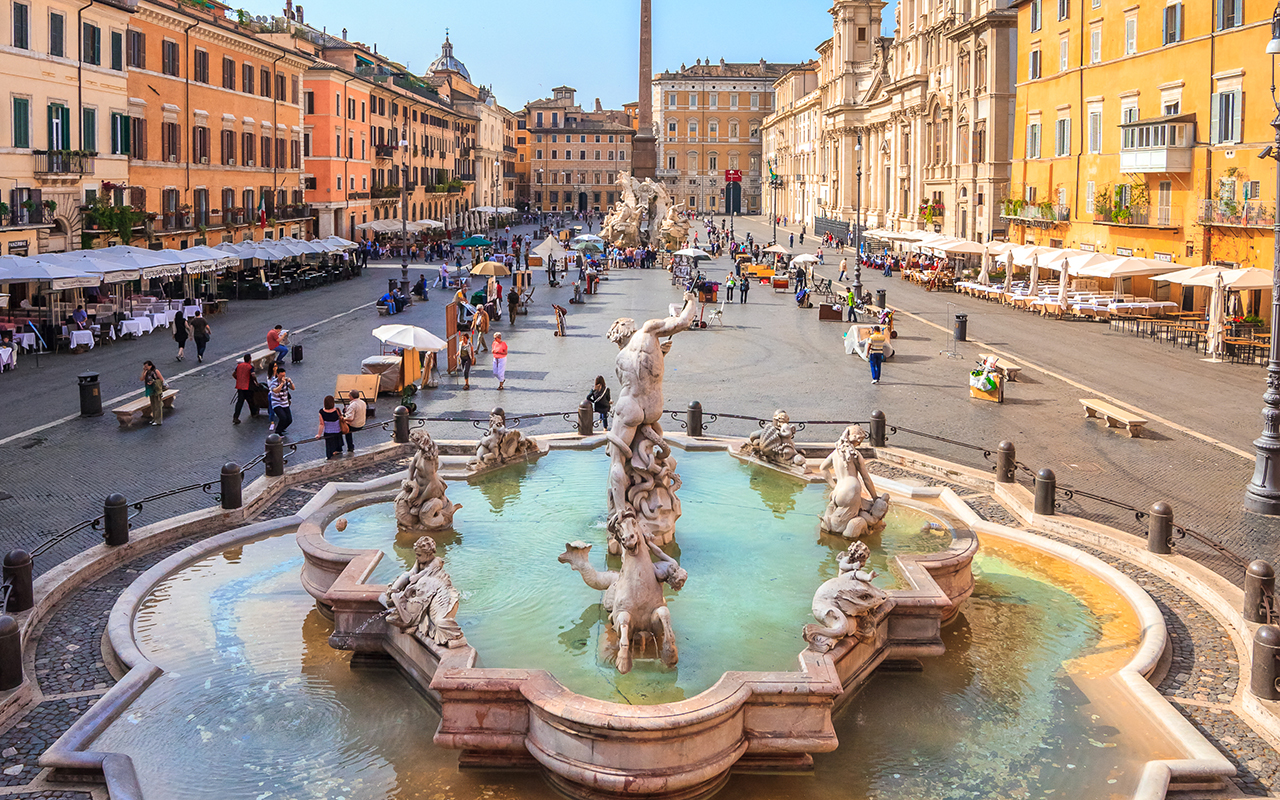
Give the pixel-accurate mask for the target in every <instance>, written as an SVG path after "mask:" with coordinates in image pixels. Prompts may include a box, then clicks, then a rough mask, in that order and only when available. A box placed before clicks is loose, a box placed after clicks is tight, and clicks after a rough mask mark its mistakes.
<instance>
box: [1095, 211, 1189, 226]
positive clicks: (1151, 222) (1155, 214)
mask: <svg viewBox="0 0 1280 800" xmlns="http://www.w3.org/2000/svg"><path fill="white" fill-rule="evenodd" d="M1093 221H1094V223H1095V224H1097V225H1112V226H1115V227H1118V228H1154V229H1156V230H1170V231H1176V230H1178V229H1179V228H1181V227H1182V210H1181V209H1177V208H1155V209H1152V208H1118V209H1114V210H1112V209H1098V210H1095V211H1094V212H1093Z"/></svg>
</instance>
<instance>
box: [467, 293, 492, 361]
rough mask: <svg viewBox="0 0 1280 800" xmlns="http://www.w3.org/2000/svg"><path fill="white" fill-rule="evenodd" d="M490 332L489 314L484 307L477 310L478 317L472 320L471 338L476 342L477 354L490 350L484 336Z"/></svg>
mask: <svg viewBox="0 0 1280 800" xmlns="http://www.w3.org/2000/svg"><path fill="white" fill-rule="evenodd" d="M488 332H489V312H488V311H486V310H485V307H484V306H483V305H482V306H480V307H479V308H477V309H476V315H475V317H474V318H473V319H472V320H471V337H472V340H473V341H474V342H475V346H476V352H477V353H479V352H482V351H485V350H488V349H489V345H487V344H485V341H484V335H485V334H486V333H488Z"/></svg>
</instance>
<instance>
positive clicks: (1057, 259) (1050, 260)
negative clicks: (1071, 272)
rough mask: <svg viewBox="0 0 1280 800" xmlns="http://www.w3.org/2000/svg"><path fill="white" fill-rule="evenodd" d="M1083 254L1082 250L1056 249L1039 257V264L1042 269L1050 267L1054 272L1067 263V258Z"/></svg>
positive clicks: (1059, 270)
mask: <svg viewBox="0 0 1280 800" xmlns="http://www.w3.org/2000/svg"><path fill="white" fill-rule="evenodd" d="M1084 254H1085V251H1084V250H1058V251H1056V252H1054V253H1052V254H1050V255H1047V256H1045V257H1044V258H1042V259H1040V266H1041V267H1042V268H1044V269H1051V270H1053V271H1054V272H1061V271H1062V267H1063V265H1064V264H1066V263H1067V259H1069V258H1071V257H1073V256H1080V255H1084Z"/></svg>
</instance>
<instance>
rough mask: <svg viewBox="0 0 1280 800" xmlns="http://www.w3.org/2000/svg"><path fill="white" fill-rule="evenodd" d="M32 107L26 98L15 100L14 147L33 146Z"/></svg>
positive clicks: (16, 98)
mask: <svg viewBox="0 0 1280 800" xmlns="http://www.w3.org/2000/svg"><path fill="white" fill-rule="evenodd" d="M30 131H31V105H30V101H29V100H27V98H25V97H15V98H14V100H13V146H14V147H30V146H31V133H30Z"/></svg>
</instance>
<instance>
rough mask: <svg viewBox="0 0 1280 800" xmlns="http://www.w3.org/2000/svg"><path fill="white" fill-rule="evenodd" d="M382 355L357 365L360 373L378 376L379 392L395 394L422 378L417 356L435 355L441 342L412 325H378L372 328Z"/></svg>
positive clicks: (419, 358) (419, 360) (441, 345)
mask: <svg viewBox="0 0 1280 800" xmlns="http://www.w3.org/2000/svg"><path fill="white" fill-rule="evenodd" d="M373 335H374V337H375V338H377V339H378V340H379V341H380V342H382V353H381V354H380V355H376V356H370V357H368V358H366V359H364V361H362V362H361V363H360V371H361V372H362V373H364V374H366V375H377V376H378V391H379V392H399V391H403V390H404V389H405V388H406V387H408V386H411V385H413V384H414V383H416V382H418V381H420V380H421V378H422V356H421V355H420V353H437V352H439V351H440V350H443V349H444V348H445V342H444V340H443V339H441V338H440V337H438V336H436V335H435V334H433V333H431V332H430V331H428V330H426V329H424V328H419V327H417V326H416V325H382V326H379V327H377V328H374V329H373Z"/></svg>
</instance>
